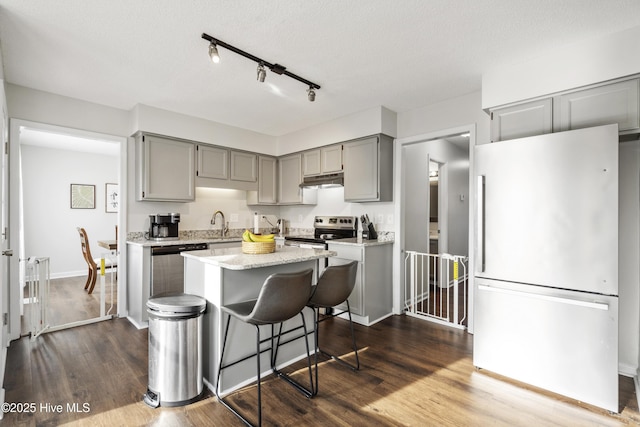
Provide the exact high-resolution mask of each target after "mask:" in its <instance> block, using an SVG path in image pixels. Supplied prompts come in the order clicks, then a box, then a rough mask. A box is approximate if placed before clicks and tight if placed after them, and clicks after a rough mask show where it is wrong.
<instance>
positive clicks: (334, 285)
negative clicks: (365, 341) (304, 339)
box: [307, 261, 360, 394]
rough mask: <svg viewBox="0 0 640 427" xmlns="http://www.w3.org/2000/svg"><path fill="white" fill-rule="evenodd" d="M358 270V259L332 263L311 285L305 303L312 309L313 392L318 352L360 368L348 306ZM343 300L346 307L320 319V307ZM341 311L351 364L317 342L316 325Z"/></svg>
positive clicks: (316, 381) (328, 306) (349, 365)
mask: <svg viewBox="0 0 640 427" xmlns="http://www.w3.org/2000/svg"><path fill="white" fill-rule="evenodd" d="M357 271H358V261H352V262H350V263H349V264H344V265H332V266H330V267H327V268H326V269H325V270H324V272H323V273H322V276H320V279H318V283H317V284H316V285H315V286H313V290H312V294H311V298H310V299H309V302H308V303H307V306H308V307H311V308H312V309H313V319H314V322H313V326H314V329H313V331H314V336H315V340H316V342H315V344H316V353H315V376H316V378H315V386H314V393H315V394H318V352H320V353H322V354H324V355H325V356H327V357H330V358H332V359H333V360H335V361H336V362H339V363H341V364H343V365H345V366H347V367H349V368H351V369H352V370H354V371H357V370H359V369H360V359H359V358H358V347H357V346H356V336H355V334H354V332H353V321H352V320H351V307H350V306H349V299H348V298H349V295H351V292H352V291H353V288H354V286H355V284H356V273H357ZM343 302H346V303H347V309H346V310H344V311H340V312H338V313H335V312H334V313H332V314H328V315H326V316H325V317H323V318H322V319H320V315H319V312H320V309H321V308H329V309H330V308H332V307H335V306H337V305H340V304H342V303H343ZM343 313H348V314H349V327H350V328H351V343H352V346H353V351H354V353H355V356H356V363H355V365H352V364H350V363H348V362H345V361H344V360H342V359H340V358H339V357H338V356H336V355H333V354H330V353H327V352H326V351H324V350H322V349H321V348H320V345H319V344H318V329H319V327H318V325H319V324H320V322H323V321H325V320H327V319H331V318H333V317H335V316H339V315H341V314H343Z"/></svg>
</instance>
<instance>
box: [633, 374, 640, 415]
mask: <svg viewBox="0 0 640 427" xmlns="http://www.w3.org/2000/svg"><path fill="white" fill-rule="evenodd" d="M633 384H635V386H636V400H637V401H638V407H639V408H640V382H639V381H638V376H637V375H635V376H634V377H633Z"/></svg>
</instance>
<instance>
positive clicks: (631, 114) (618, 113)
mask: <svg viewBox="0 0 640 427" xmlns="http://www.w3.org/2000/svg"><path fill="white" fill-rule="evenodd" d="M638 97H639V92H638V79H633V80H626V81H621V82H617V83H611V84H606V85H601V86H595V87H591V88H587V89H583V90H578V91H575V92H571V93H566V94H563V95H560V96H558V97H557V98H556V100H555V105H554V109H555V117H556V118H557V120H556V122H557V127H556V129H555V130H556V131H557V132H561V131H566V130H573V129H580V128H585V127H591V126H599V125H606V124H612V123H617V124H618V131H619V132H620V133H633V132H637V131H638V130H639V128H640V113H639V109H638Z"/></svg>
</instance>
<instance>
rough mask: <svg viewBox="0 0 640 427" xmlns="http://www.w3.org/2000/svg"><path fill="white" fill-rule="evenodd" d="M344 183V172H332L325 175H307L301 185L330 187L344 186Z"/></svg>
mask: <svg viewBox="0 0 640 427" xmlns="http://www.w3.org/2000/svg"><path fill="white" fill-rule="evenodd" d="M343 185H344V174H343V173H342V172H339V173H330V174H325V175H316V176H305V177H304V178H303V179H302V184H300V187H302V188H304V187H320V188H328V187H342V186H343Z"/></svg>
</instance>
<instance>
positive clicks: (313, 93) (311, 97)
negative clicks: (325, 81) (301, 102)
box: [307, 86, 316, 102]
mask: <svg viewBox="0 0 640 427" xmlns="http://www.w3.org/2000/svg"><path fill="white" fill-rule="evenodd" d="M307 98H309V101H310V102H313V101H315V100H316V91H315V90H314V89H313V87H312V86H309V89H307Z"/></svg>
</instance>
